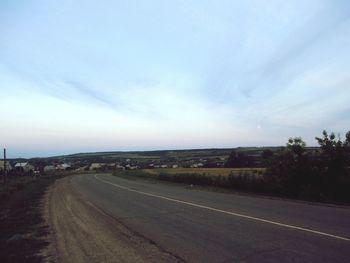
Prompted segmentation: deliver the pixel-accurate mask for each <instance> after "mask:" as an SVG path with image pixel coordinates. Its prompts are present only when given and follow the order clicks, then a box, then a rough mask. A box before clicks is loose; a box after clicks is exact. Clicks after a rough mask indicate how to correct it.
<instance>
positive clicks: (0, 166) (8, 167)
mask: <svg viewBox="0 0 350 263" xmlns="http://www.w3.org/2000/svg"><path fill="white" fill-rule="evenodd" d="M4 169H5V162H4V161H3V160H1V161H0V171H4ZM11 170H12V165H11V164H10V163H9V161H6V171H11Z"/></svg>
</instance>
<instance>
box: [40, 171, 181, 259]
mask: <svg viewBox="0 0 350 263" xmlns="http://www.w3.org/2000/svg"><path fill="white" fill-rule="evenodd" d="M71 178H72V177H66V178H62V179H60V180H57V181H56V182H55V183H54V184H53V185H52V186H51V187H50V188H49V189H48V192H47V194H46V196H45V206H44V217H45V220H46V222H47V223H48V225H49V226H50V229H51V231H50V235H48V238H47V241H48V243H50V244H51V245H50V246H47V247H46V249H44V250H43V252H42V254H41V255H42V256H43V257H45V258H46V260H45V261H46V262H179V261H181V260H180V259H179V258H176V257H175V256H173V255H171V254H169V253H167V252H166V251H163V250H162V249H161V248H160V247H159V246H157V245H156V244H154V243H153V242H152V241H150V240H148V239H147V238H145V237H142V236H140V235H139V234H137V233H133V232H132V231H131V230H130V229H128V228H127V227H125V226H124V225H122V224H121V223H120V222H119V221H118V220H117V219H116V218H114V217H112V216H110V215H108V214H106V213H105V212H104V211H102V210H101V209H100V208H98V207H97V206H95V205H94V204H92V203H90V202H89V201H88V200H86V199H85V198H84V196H83V195H81V194H80V193H79V192H77V191H76V189H75V188H74V187H73V186H72V184H71Z"/></svg>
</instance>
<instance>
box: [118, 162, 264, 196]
mask: <svg viewBox="0 0 350 263" xmlns="http://www.w3.org/2000/svg"><path fill="white" fill-rule="evenodd" d="M201 172H202V173H201ZM263 173H264V169H263V168H245V169H232V168H219V169H218V168H178V169H172V168H169V169H166V168H164V169H144V170H126V171H117V172H114V173H113V175H114V176H120V177H124V178H127V179H136V178H144V179H151V180H161V181H168V182H173V183H180V184H187V185H198V186H209V187H219V188H226V189H234V190H243V191H247V192H258V193H259V192H260V193H262V192H265V191H266V190H267V189H266V187H267V185H266V184H265V180H264V177H263Z"/></svg>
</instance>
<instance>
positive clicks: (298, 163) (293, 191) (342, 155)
mask: <svg viewBox="0 0 350 263" xmlns="http://www.w3.org/2000/svg"><path fill="white" fill-rule="evenodd" d="M315 140H316V141H317V143H318V145H319V148H317V149H316V150H312V151H310V150H307V148H306V143H305V142H304V141H303V139H302V138H301V137H295V138H289V140H288V142H287V144H286V147H284V148H282V149H281V150H279V151H277V152H272V151H270V150H264V151H263V152H262V154H261V158H262V160H263V163H264V165H265V166H266V172H265V174H264V175H263V177H262V178H255V179H252V178H248V179H244V178H237V179H235V178H232V180H237V181H238V180H239V183H240V184H239V185H240V188H242V189H245V190H251V191H259V192H265V193H269V194H276V195H280V196H288V197H296V198H301V199H309V200H310V199H311V200H316V201H336V202H347V203H350V169H349V167H350V131H348V132H347V133H346V135H345V139H344V140H341V138H340V136H339V135H338V136H336V135H335V134H334V133H333V132H332V133H330V134H328V133H327V131H323V133H322V136H320V137H315ZM249 165H251V163H250V158H249V157H248V156H245V155H244V153H237V152H235V151H233V152H232V153H231V154H230V156H229V158H228V161H227V163H226V166H227V167H233V166H234V167H247V166H248V167H249Z"/></svg>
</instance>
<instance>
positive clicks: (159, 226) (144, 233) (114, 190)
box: [60, 174, 350, 262]
mask: <svg viewBox="0 0 350 263" xmlns="http://www.w3.org/2000/svg"><path fill="white" fill-rule="evenodd" d="M70 184H71V191H72V192H77V193H79V194H80V195H81V196H82V199H84V200H87V201H88V202H89V203H91V204H93V205H94V206H96V207H98V208H99V209H100V210H101V211H102V212H103V213H105V214H106V215H108V216H110V217H111V218H113V219H115V220H116V221H115V224H121V225H122V226H123V227H125V229H127V231H130V232H131V233H134V234H135V235H137V236H138V237H140V238H141V239H144V240H147V241H148V244H151V245H152V246H155V247H156V248H157V249H158V250H159V251H158V252H159V253H158V252H157V253H158V254H157V253H156V252H154V253H153V254H152V256H151V257H149V258H147V257H146V258H145V257H143V260H145V261H160V262H169V261H172V260H173V261H185V262H350V209H349V208H344V207H332V206H325V205H310V204H307V203H303V202H292V201H284V200H279V199H269V198H257V197H251V196H246V195H236V194H225V193H216V192H208V191H201V190H196V189H193V188H190V187H186V186H178V185H172V184H163V183H154V182H153V183H152V182H147V181H143V180H126V179H123V178H119V177H114V176H111V175H107V174H98V175H91V174H89V175H78V176H74V177H72V178H71V182H70ZM71 195H72V194H71ZM60 209H64V208H63V207H61V208H60ZM90 217H91V216H90ZM96 222H97V223H96V224H101V227H102V223H103V224H113V222H112V221H111V222H109V223H106V221H103V220H99V221H96ZM94 228H96V226H94ZM101 231H102V230H101ZM103 231H105V232H107V231H108V232H110V231H109V230H103ZM103 231H102V232H101V233H102V235H103V233H104V232H103ZM111 238H113V236H111ZM62 240H64V238H63V239H62ZM79 242H84V240H81V241H79ZM140 242H141V241H140ZM139 244H140V243H139ZM130 246H132V244H131V245H130ZM142 247H143V248H145V245H142ZM147 249H149V248H147ZM147 249H146V252H145V253H146V254H147ZM151 249H152V248H151ZM153 251H154V248H153ZM119 256H121V257H122V254H120V255H119ZM114 259H115V260H116V261H117V262H118V260H117V258H114ZM124 260H125V261H130V260H133V259H132V258H130V257H129V258H127V257H125V258H124ZM63 261H64V260H63ZM82 261H83V260H82ZM106 261H111V260H110V259H109V260H107V259H106ZM112 261H113V260H112ZM119 261H122V260H119ZM135 261H137V260H136V259H135ZM140 261H142V260H140Z"/></svg>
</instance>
